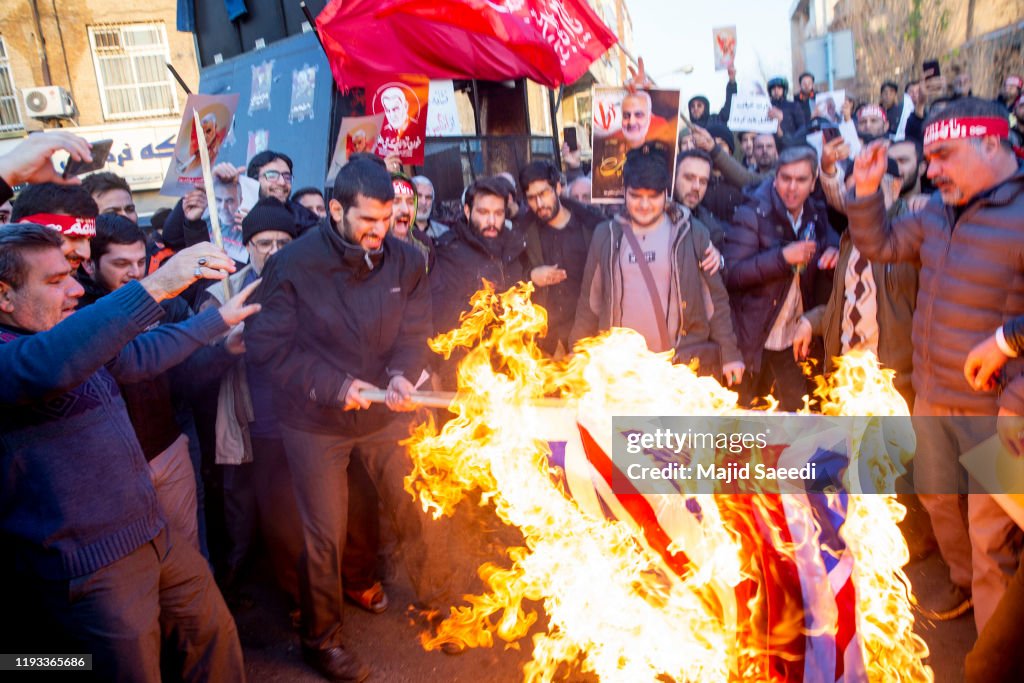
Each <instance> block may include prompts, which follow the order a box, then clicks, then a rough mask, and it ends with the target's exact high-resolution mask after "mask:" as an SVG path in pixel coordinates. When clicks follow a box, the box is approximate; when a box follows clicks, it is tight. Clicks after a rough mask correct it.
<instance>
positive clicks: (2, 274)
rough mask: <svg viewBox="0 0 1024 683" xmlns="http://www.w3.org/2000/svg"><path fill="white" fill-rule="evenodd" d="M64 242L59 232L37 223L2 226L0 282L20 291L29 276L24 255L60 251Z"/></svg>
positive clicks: (0, 237) (0, 229) (0, 235)
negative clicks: (50, 250) (30, 252)
mask: <svg viewBox="0 0 1024 683" xmlns="http://www.w3.org/2000/svg"><path fill="white" fill-rule="evenodd" d="M63 242H64V240H63V238H62V237H61V235H60V233H59V232H58V231H56V230H54V229H53V228H46V227H43V226H42V225H36V224H35V223H22V224H20V225H13V224H9V225H4V226H0V282H6V283H7V284H9V285H10V286H11V288H12V289H18V288H19V287H21V286H22V285H23V284H25V277H26V276H27V275H28V273H27V272H26V271H27V269H26V266H25V257H24V253H25V252H26V251H40V250H42V249H60V248H61V245H62V244H63Z"/></svg>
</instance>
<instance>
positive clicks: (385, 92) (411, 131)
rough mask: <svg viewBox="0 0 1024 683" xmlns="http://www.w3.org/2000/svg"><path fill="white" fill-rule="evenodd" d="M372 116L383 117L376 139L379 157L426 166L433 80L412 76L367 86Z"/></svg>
mask: <svg viewBox="0 0 1024 683" xmlns="http://www.w3.org/2000/svg"><path fill="white" fill-rule="evenodd" d="M366 93H367V95H370V93H373V95H372V97H371V98H370V106H369V110H370V113H371V114H384V119H385V120H384V125H383V127H382V128H381V130H380V134H379V135H378V136H377V154H379V155H380V156H382V157H385V158H387V157H389V156H397V157H398V158H399V159H400V160H401V162H402V163H403V164H411V165H417V164H422V163H423V144H424V139H425V138H426V135H427V109H428V106H427V105H428V102H429V101H430V81H429V80H428V79H427V77H426V76H411V77H406V78H405V79H404V80H401V81H397V80H393V81H389V82H387V83H382V84H380V85H377V86H372V85H371V86H368V87H367V88H366Z"/></svg>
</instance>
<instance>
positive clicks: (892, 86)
mask: <svg viewBox="0 0 1024 683" xmlns="http://www.w3.org/2000/svg"><path fill="white" fill-rule="evenodd" d="M886 88H889V89H890V90H892V91H893V92H899V91H900V86H898V85H896V83H895V82H894V81H884V82H883V83H882V87H881V88H879V92H881V91H882V90H885V89H886Z"/></svg>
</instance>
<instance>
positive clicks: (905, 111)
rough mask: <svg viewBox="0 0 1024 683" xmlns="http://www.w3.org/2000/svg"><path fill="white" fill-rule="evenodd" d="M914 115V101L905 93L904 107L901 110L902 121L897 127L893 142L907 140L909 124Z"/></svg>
mask: <svg viewBox="0 0 1024 683" xmlns="http://www.w3.org/2000/svg"><path fill="white" fill-rule="evenodd" d="M913 113H914V100H912V99H911V98H910V95H908V94H906V93H903V107H902V108H901V110H900V120H899V123H898V124H897V125H896V134H895V135H894V136H893V138H892V140H893V142H901V141H903V140H905V139H906V138H907V123H908V122H909V121H910V115H911V114H913Z"/></svg>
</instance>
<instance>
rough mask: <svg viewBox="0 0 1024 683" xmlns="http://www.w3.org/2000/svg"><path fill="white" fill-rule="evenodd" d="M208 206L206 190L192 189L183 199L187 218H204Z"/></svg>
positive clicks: (182, 207) (193, 219) (182, 204)
mask: <svg viewBox="0 0 1024 683" xmlns="http://www.w3.org/2000/svg"><path fill="white" fill-rule="evenodd" d="M206 207H207V199H206V190H200V189H195V190H192V191H191V192H189V193H188V194H187V195H185V196H184V197H183V198H182V200H181V210H182V213H184V214H185V219H186V220H189V221H197V220H199V219H200V218H202V217H203V212H204V211H206Z"/></svg>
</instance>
